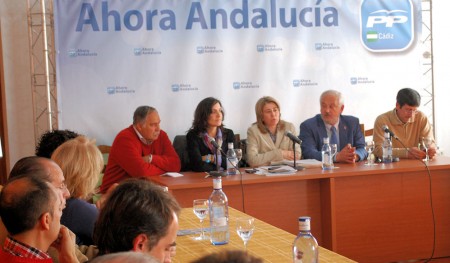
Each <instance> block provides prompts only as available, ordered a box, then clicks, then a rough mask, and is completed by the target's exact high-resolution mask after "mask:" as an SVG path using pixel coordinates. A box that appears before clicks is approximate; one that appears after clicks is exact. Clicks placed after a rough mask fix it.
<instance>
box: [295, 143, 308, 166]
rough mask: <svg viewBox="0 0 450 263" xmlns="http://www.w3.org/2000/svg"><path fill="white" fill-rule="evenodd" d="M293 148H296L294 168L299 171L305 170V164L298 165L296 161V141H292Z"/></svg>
mask: <svg viewBox="0 0 450 263" xmlns="http://www.w3.org/2000/svg"><path fill="white" fill-rule="evenodd" d="M298 146H300V144H299V145H298ZM292 149H293V150H294V167H293V168H294V169H295V170H297V171H303V170H305V167H303V166H297V164H296V161H297V157H295V152H296V151H295V141H292Z"/></svg>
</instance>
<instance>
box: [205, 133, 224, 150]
mask: <svg viewBox="0 0 450 263" xmlns="http://www.w3.org/2000/svg"><path fill="white" fill-rule="evenodd" d="M208 140H209V143H211V144H212V145H213V146H214V147H215V148H216V149H217V150H220V151H222V148H221V147H220V146H219V144H218V143H217V142H216V140H214V138H213V137H211V136H209V135H208Z"/></svg>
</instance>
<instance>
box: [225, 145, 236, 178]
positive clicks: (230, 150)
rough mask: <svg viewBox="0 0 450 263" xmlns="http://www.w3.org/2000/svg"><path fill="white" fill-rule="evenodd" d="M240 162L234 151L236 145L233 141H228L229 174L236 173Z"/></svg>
mask: <svg viewBox="0 0 450 263" xmlns="http://www.w3.org/2000/svg"><path fill="white" fill-rule="evenodd" d="M237 164H238V159H237V156H236V152H235V151H234V146H233V143H232V142H229V143H228V151H227V175H235V174H236V172H237V171H236V170H237V169H236V167H237Z"/></svg>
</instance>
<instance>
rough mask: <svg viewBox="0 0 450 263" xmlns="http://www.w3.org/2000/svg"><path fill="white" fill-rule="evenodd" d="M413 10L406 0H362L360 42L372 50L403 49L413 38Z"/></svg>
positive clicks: (390, 50) (409, 2) (392, 50)
mask: <svg viewBox="0 0 450 263" xmlns="http://www.w3.org/2000/svg"><path fill="white" fill-rule="evenodd" d="M413 18H414V11H413V5H412V3H411V1H410V0H395V1H393V0H363V1H362V3H361V15H360V19H361V23H360V27H361V36H360V37H361V41H362V43H363V45H364V47H365V48H367V49H368V50H370V51H372V52H395V51H403V50H405V49H407V48H408V47H409V46H410V45H411V43H412V42H413V40H414V19H413Z"/></svg>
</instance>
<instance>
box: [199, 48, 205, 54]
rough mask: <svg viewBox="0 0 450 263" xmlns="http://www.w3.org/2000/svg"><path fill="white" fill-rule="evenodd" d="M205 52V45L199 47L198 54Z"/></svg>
mask: <svg viewBox="0 0 450 263" xmlns="http://www.w3.org/2000/svg"><path fill="white" fill-rule="evenodd" d="M203 53H205V50H204V49H203V47H197V54H203Z"/></svg>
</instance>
